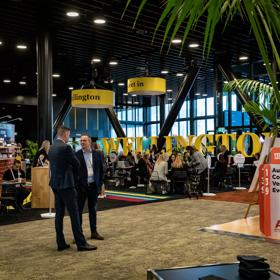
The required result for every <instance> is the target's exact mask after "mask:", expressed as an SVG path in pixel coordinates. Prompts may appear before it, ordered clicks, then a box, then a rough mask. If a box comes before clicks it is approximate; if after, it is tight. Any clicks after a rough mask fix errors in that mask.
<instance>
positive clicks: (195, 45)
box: [189, 43, 199, 48]
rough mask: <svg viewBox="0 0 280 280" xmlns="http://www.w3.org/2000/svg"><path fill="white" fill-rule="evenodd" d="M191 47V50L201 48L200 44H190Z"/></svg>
mask: <svg viewBox="0 0 280 280" xmlns="http://www.w3.org/2000/svg"><path fill="white" fill-rule="evenodd" d="M189 47H190V48H198V47H199V44H197V43H192V44H189Z"/></svg>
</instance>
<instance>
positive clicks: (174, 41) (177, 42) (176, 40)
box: [172, 38, 182, 44]
mask: <svg viewBox="0 0 280 280" xmlns="http://www.w3.org/2000/svg"><path fill="white" fill-rule="evenodd" d="M172 43H173V44H181V43H182V40H181V39H178V38H175V39H173V40H172Z"/></svg>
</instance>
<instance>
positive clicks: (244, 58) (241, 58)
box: [239, 55, 248, 60]
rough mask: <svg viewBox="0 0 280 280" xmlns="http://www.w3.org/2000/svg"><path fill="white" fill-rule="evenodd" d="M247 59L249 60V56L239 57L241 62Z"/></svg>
mask: <svg viewBox="0 0 280 280" xmlns="http://www.w3.org/2000/svg"><path fill="white" fill-rule="evenodd" d="M247 59H248V56H245V55H244V56H240V57H239V60H247Z"/></svg>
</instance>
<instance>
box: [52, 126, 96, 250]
mask: <svg viewBox="0 0 280 280" xmlns="http://www.w3.org/2000/svg"><path fill="white" fill-rule="evenodd" d="M57 135H58V137H57V140H56V141H55V142H54V144H53V145H52V146H51V147H50V150H49V161H50V171H51V177H50V186H51V188H52V190H53V192H54V197H55V210H56V215H55V229H56V242H57V250H58V251H63V250H65V249H68V248H70V245H69V244H67V243H66V241H65V238H64V234H63V218H64V213H65V207H66V208H67V210H68V213H69V216H70V219H71V225H72V231H73V235H74V238H75V242H76V245H77V249H78V251H91V250H95V249H97V247H96V246H93V245H90V244H88V243H87V242H86V240H85V237H84V235H83V233H82V229H81V224H80V217H79V210H78V204H77V191H76V188H75V187H76V183H77V173H78V171H79V168H80V164H79V161H78V159H77V158H76V156H75V153H74V152H73V150H72V148H71V147H70V146H69V145H67V144H66V143H67V142H68V140H69V136H70V129H69V128H68V127H65V126H62V127H60V128H59V129H58V132H57Z"/></svg>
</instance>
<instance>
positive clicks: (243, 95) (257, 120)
mask: <svg viewBox="0 0 280 280" xmlns="http://www.w3.org/2000/svg"><path fill="white" fill-rule="evenodd" d="M218 69H219V70H220V71H221V73H222V74H223V76H224V77H225V78H226V79H227V80H228V81H233V80H237V78H236V77H235V76H234V74H233V72H232V71H231V69H230V68H229V67H226V66H225V65H222V64H221V63H220V64H218ZM235 91H236V95H237V97H238V99H239V101H240V103H241V104H242V106H244V105H245V104H246V103H248V102H250V101H251V99H250V97H249V96H248V95H247V94H246V93H244V92H243V91H242V90H241V89H240V88H238V87H237V88H236V90H235ZM248 115H249V117H250V118H251V120H252V121H253V122H254V124H255V125H256V127H257V129H258V130H259V131H269V128H268V129H264V125H263V124H262V123H261V122H260V121H261V119H260V118H258V117H257V116H256V115H254V114H252V113H249V112H248ZM229 125H230V124H229Z"/></svg>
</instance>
